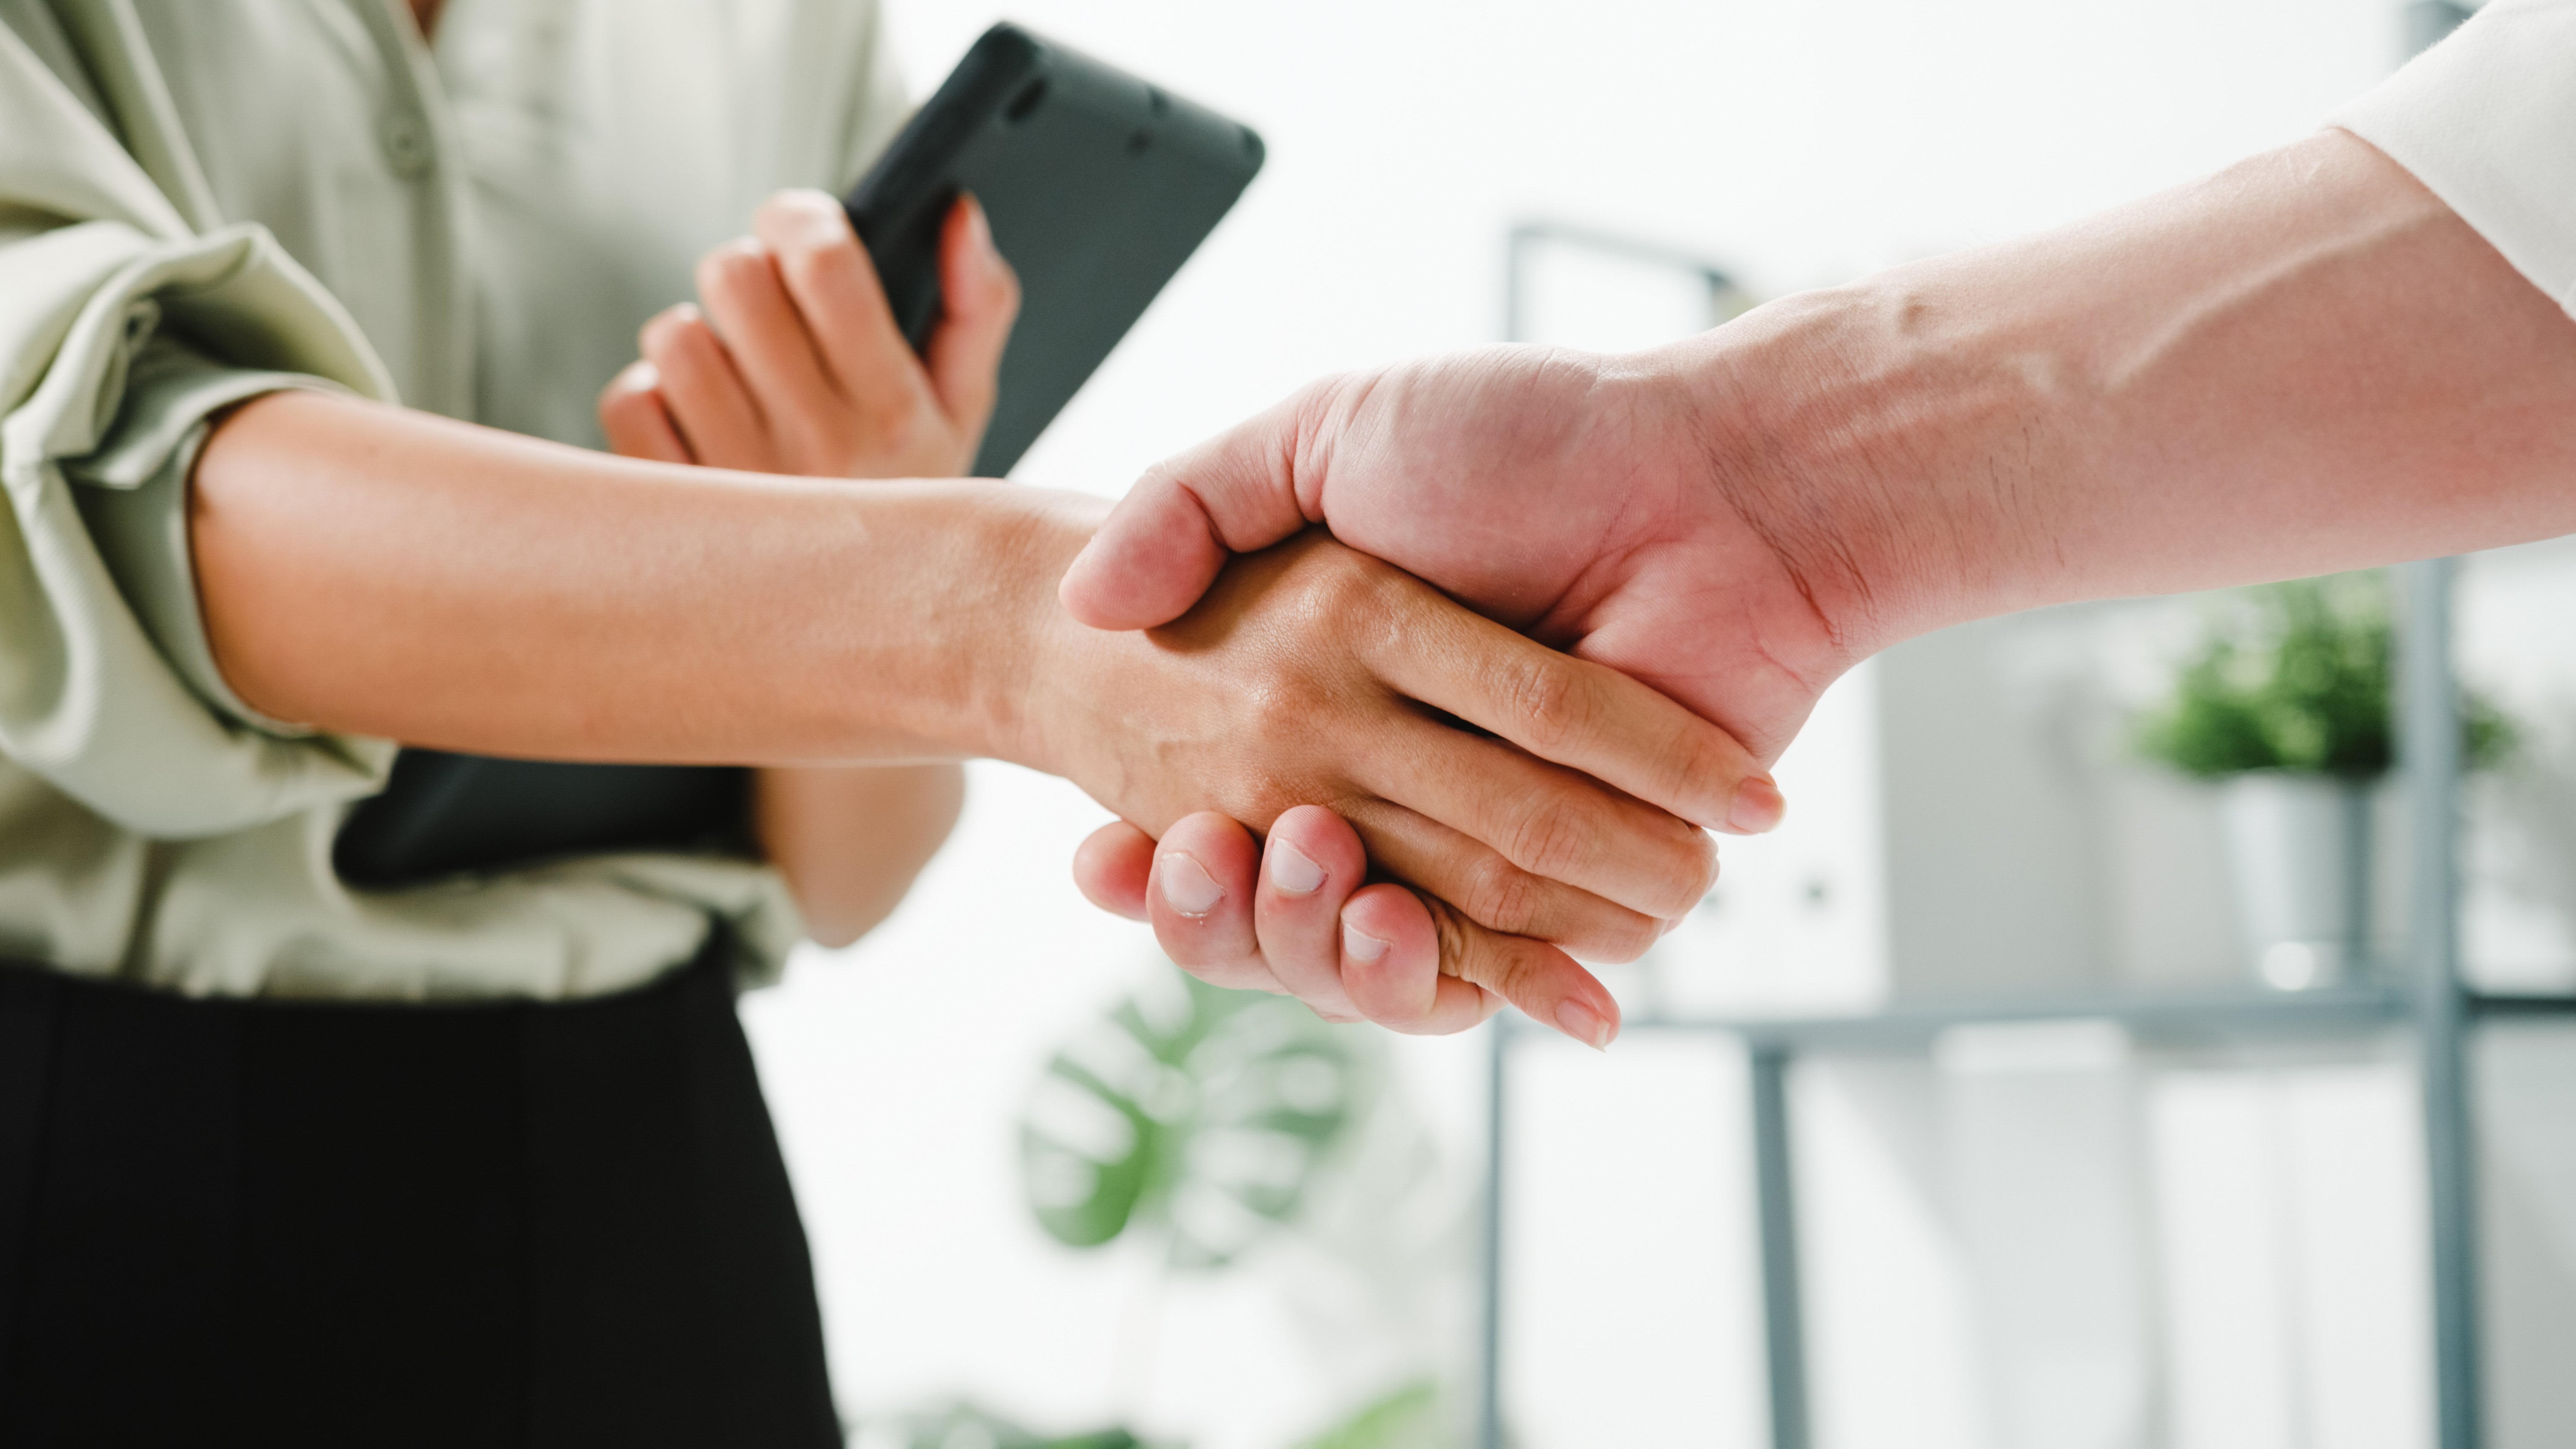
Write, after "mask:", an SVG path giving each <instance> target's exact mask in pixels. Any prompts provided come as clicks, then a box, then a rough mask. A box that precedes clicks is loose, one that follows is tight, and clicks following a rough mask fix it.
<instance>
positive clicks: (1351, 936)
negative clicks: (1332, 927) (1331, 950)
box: [1342, 921, 1395, 961]
mask: <svg viewBox="0 0 2576 1449" xmlns="http://www.w3.org/2000/svg"><path fill="white" fill-rule="evenodd" d="M1393 944H1395V943H1394V942H1392V941H1381V940H1379V939H1378V938H1377V937H1375V936H1372V935H1370V934H1369V933H1368V932H1366V931H1363V930H1361V929H1360V928H1359V927H1357V926H1354V925H1352V924H1351V923H1350V922H1348V921H1344V922H1342V954H1343V955H1345V956H1348V957H1350V958H1351V959H1352V960H1354V961H1382V960H1384V959H1386V948H1387V947H1389V946H1391V945H1393Z"/></svg>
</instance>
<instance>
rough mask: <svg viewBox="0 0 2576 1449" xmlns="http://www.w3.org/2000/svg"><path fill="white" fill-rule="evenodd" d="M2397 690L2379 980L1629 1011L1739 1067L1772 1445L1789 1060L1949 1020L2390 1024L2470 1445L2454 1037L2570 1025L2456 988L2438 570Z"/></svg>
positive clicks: (2449, 1364)
mask: <svg viewBox="0 0 2576 1449" xmlns="http://www.w3.org/2000/svg"><path fill="white" fill-rule="evenodd" d="M2400 572H2401V576H2402V589H2403V597H2404V612H2403V615H2402V617H2401V619H2400V621H2399V631H2398V638H2399V661H2398V675H2399V678H2398V692H2399V701H2398V702H2399V707H2400V719H2401V722H2402V728H2403V733H2402V736H2401V738H2402V739H2403V740H2404V741H2405V742H2406V750H2405V756H2404V759H2403V761H2402V762H2401V767H2400V768H2401V770H2402V773H2403V775H2404V777H2405V789H2406V794H2407V798H2408V801H2409V805H2410V810H2411V813H2412V814H2413V815H2414V816H2415V820H2416V828H2415V829H2414V830H2413V831H2412V832H2411V847H2410V848H2411V859H2410V861H2409V863H2408V865H2409V870H2408V882H2409V885H2408V889H2409V893H2410V895H2411V896H2412V897H2413V906H2414V914H2413V920H2414V932H2413V939H2412V941H2411V942H2410V944H2409V947H2408V950H2407V952H2406V953H2405V956H2404V957H2403V958H2401V960H2402V964H2400V965H2399V967H2398V969H2396V970H2394V971H2391V972H2390V973H2388V976H2387V977H2386V978H2385V979H2383V980H2382V981H2380V982H2377V983H2374V984H2370V985H2364V986H2353V987H2343V988H2336V989H2328V990H2318V991H2306V992H2295V993H2292V992H2267V991H2262V990H2259V989H2257V988H2252V987H2249V988H2247V989H2244V990H2231V991H2219V992H2208V993H2197V994H2183V993H2171V994H2166V993H2156V994H2143V993H2130V994H2122V993H2099V992H2095V993H2065V994H2038V993H2030V994H2014V995H2003V996H1992V997H1980V998H1960V999H1956V1000H1944V1001H1937V1002H1916V1003H1908V1004H1904V1005H1899V1006H1895V1007H1892V1008H1890V1009H1887V1010H1884V1011H1879V1012H1872V1013H1868V1014H1861V1015H1845V1016H1814V1017H1690V1016H1640V1017H1638V1018H1637V1019H1635V1020H1633V1021H1631V1022H1630V1023H1629V1024H1628V1028H1627V1029H1628V1030H1629V1031H1632V1032H1636V1031H1643V1032H1689V1033H1715V1034H1720V1035H1726V1036H1732V1037H1735V1038H1736V1039H1738V1040H1739V1041H1741V1042H1742V1043H1743V1046H1744V1050H1745V1062H1746V1070H1747V1072H1748V1073H1749V1075H1750V1078H1751V1081H1750V1087H1751V1091H1750V1093H1749V1101H1750V1104H1751V1115H1752V1122H1751V1129H1752V1131H1751V1137H1752V1144H1753V1179H1754V1181H1753V1189H1754V1202H1755V1223H1756V1226H1757V1231H1758V1234H1759V1237H1760V1244H1759V1247H1760V1254H1759V1256H1760V1262H1761V1275H1762V1310H1763V1311H1762V1325H1763V1343H1764V1349H1765V1352H1766V1357H1767V1364H1766V1370H1767V1371H1766V1375H1765V1383H1766V1385H1767V1388H1768V1390H1769V1398H1770V1424H1771V1434H1770V1439H1771V1446H1772V1449H1811V1445H1812V1444H1813V1442H1814V1434H1813V1428H1812V1425H1813V1413H1812V1408H1811V1405H1810V1403H1809V1399H1808V1379H1807V1367H1806V1358H1807V1343H1806V1330H1805V1319H1806V1310H1805V1301H1804V1297H1803V1294H1802V1291H1801V1285H1800V1271H1799V1269H1800V1265H1799V1256H1798V1233H1797V1192H1796V1172H1795V1170H1794V1164H1793V1161H1792V1158H1793V1152H1792V1146H1791V1144H1792V1136H1791V1133H1792V1121H1791V1115H1790V1108H1791V1103H1790V1096H1789V1090H1788V1085H1789V1084H1788V1074H1789V1068H1790V1066H1791V1065H1792V1064H1793V1063H1794V1062H1796V1061H1797V1060H1798V1059H1799V1058H1801V1057H1816V1056H1826V1057H1832V1056H1842V1057H1848V1056H1872V1055H1880V1056H1883V1055H1891V1054H1904V1055H1916V1054H1924V1053H1928V1052H1929V1051H1930V1050H1931V1049H1932V1047H1933V1044H1934V1042H1935V1041H1936V1040H1937V1039H1938V1038H1939V1037H1940V1036H1941V1034H1942V1033H1944V1032H1946V1031H1949V1030H1950V1029H1952V1028H1954V1027H1960V1026H1968V1025H1979V1024H1992V1023H2005V1022H2045V1021H2074V1020H2083V1021H2109V1022H2116V1023H2118V1024H2119V1025H2121V1026H2123V1027H2125V1028H2127V1029H2129V1030H2130V1031H2131V1032H2132V1033H2134V1034H2135V1035H2138V1036H2141V1037H2145V1038H2150V1039H2166V1040H2173V1039H2183V1040H2193V1041H2232V1042H2254V1043H2272V1042H2282V1041H2288V1040H2293V1039H2297V1038H2303V1037H2306V1038H2313V1037H2318V1036H2355V1035H2367V1034H2382V1033H2386V1032H2389V1031H2402V1032H2405V1033H2407V1034H2408V1035H2409V1036H2410V1037H2411V1038H2412V1041H2413V1045H2414V1048H2415V1058H2416V1062H2417V1069H2418V1075H2419V1078H2420V1083H2421V1087H2420V1092H2419V1096H2418V1107H2419V1110H2420V1114H2421V1121H2422V1128H2423V1141H2424V1150H2425V1159H2426V1160H2425V1180H2426V1183H2427V1186H2428V1190H2429V1200H2428V1203H2427V1206H2428V1210H2429V1211H2428V1214H2427V1226H2428V1229H2429V1232H2430V1237H2431V1242H2430V1244H2429V1247H2430V1266H2431V1270H2432V1271H2431V1277H2432V1282H2431V1290H2432V1292H2431V1307H2432V1317H2433V1323H2432V1329H2433V1335H2432V1337H2433V1358H2434V1362H2433V1393H2434V1411H2435V1437H2434V1443H2435V1444H2436V1445H2437V1446H2438V1449H2478V1446H2479V1445H2480V1444H2481V1443H2482V1442H2483V1440H2482V1430H2481V1423H2480V1417H2481V1416H2480V1412H2479V1397H2478V1395H2479V1367H2478V1364H2479V1360H2478V1341H2477V1338H2478V1315H2477V1306H2478V1304H2477V1298H2478V1290H2477V1273H2478V1243H2477V1224H2476V1202H2475V1192H2474V1188H2475V1181H2476V1177H2475V1174H2476V1158H2475V1151H2474V1138H2473V1132H2472V1127H2471V1122H2472V1117H2471V1111H2472V1103H2471V1101H2470V1094H2469V1080H2468V1063H2467V1050H2468V1044H2469V1034H2470V1031H2471V1029H2472V1028H2473V1027H2474V1025H2475V1024H2476V1023H2477V1022H2478V1021H2479V1020H2481V1019H2483V1018H2487V1017H2493V1016H2515V1017H2521V1016H2532V1015H2561V1016H2576V996H2487V995H2479V994H2476V993H2473V992H2470V991H2469V990H2467V989H2466V988H2465V987H2464V986H2463V984H2462V983H2461V980H2460V976H2459V962H2458V945H2457V942H2458V892H2459V886H2458V869H2457V865H2456V861H2457V851H2458V836H2459V827H2458V818H2459V808H2460V764H2461V762H2460V751H2459V735H2460V731H2459V724H2458V721H2459V718H2460V714H2459V701H2458V691H2457V688H2456V686H2455V684H2454V683H2453V676H2452V671H2451V662H2450V644H2451V637H2450V636H2451V587H2452V581H2453V578H2454V575H2455V572H2456V566H2455V561H2453V560H2449V559H2436V560H2432V561H2429V562H2425V563H2417V564H2409V565H2405V566H2404V567H2403V569H2402V570H2401V571H2400ZM1532 1034H1543V1033H1537V1032H1536V1029H1535V1028H1532V1027H1530V1026H1528V1025H1526V1024H1523V1023H1521V1022H1519V1020H1518V1019H1517V1018H1515V1017H1513V1016H1512V1015H1511V1014H1510V1013H1505V1014H1504V1015H1503V1016H1500V1017H1497V1018H1496V1019H1495V1021H1494V1023H1493V1026H1492V1029H1491V1031H1490V1033H1489V1036H1488V1052H1489V1064H1488V1072H1489V1082H1488V1086H1489V1091H1490V1093H1491V1095H1490V1098H1489V1102H1488V1113H1487V1120H1486V1152H1487V1171H1488V1173H1489V1177H1488V1180H1487V1191H1486V1196H1485V1219H1484V1240H1483V1247H1484V1255H1483V1289H1484V1298H1483V1322H1482V1325H1481V1326H1482V1334H1483V1336H1482V1345H1481V1347H1482V1350H1483V1365H1482V1366H1483V1378H1482V1397H1481V1400H1480V1404H1479V1415H1478V1421H1477V1424H1478V1439H1477V1442H1478V1444H1479V1445H1480V1446H1481V1449H1503V1446H1504V1444H1505V1435H1504V1431H1503V1406H1502V1393H1501V1387H1502V1379H1501V1368H1502V1317H1503V1314H1502V1309H1503V1301H1504V1300H1503V1295H1504V1291H1505V1288H1506V1284H1505V1281H1504V1276H1503V1271H1502V1245H1503V1229H1504V1210H1505V1204H1504V1201H1503V1194H1502V1191H1501V1184H1502V1183H1503V1182H1504V1180H1505V1179H1504V1172H1505V1169H1506V1166H1507V1162H1506V1157H1505V1152H1506V1146H1507V1137H1508V1131H1507V1129H1508V1124H1509V1109H1510V1102H1511V1098H1510V1064H1511V1056H1512V1049H1513V1045H1514V1043H1515V1042H1516V1041H1517V1040H1518V1039H1519V1038H1521V1037H1523V1036H1526V1035H1532Z"/></svg>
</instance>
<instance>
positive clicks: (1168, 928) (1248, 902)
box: [1145, 810, 1285, 991]
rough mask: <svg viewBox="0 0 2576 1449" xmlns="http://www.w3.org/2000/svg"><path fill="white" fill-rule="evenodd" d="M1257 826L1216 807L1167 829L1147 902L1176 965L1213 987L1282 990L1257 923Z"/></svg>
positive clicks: (1156, 931)
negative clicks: (1256, 931)
mask: <svg viewBox="0 0 2576 1449" xmlns="http://www.w3.org/2000/svg"><path fill="white" fill-rule="evenodd" d="M1260 855H1261V851H1260V847H1259V846H1257V845H1255V844H1254V843H1253V839H1252V833H1251V832H1250V831H1248V830H1245V829H1244V828H1243V827H1242V826H1240V825H1237V824H1236V823H1235V822H1234V821H1232V820H1230V819H1228V818H1227V817H1225V816H1223V815H1219V814H1217V813H1216V812H1214V811H1212V810H1203V811H1201V812H1199V813H1198V814H1196V815H1185V816H1183V817H1181V819H1180V820H1178V821H1177V822H1175V823H1174V824H1173V826H1172V828H1171V829H1169V830H1166V831H1164V832H1163V838H1162V841H1161V842H1160V843H1159V844H1158V845H1157V846H1156V848H1155V851H1154V874H1153V879H1152V882H1151V883H1150V885H1149V887H1148V889H1147V890H1146V892H1145V909H1146V913H1147V916H1148V918H1149V919H1151V920H1152V921H1153V923H1154V939H1155V941H1157V942H1158V943H1160V944H1161V946H1162V948H1163V954H1164V955H1167V956H1169V957H1171V958H1172V961H1173V964H1175V965H1177V966H1179V967H1180V968H1181V969H1182V970H1184V971H1187V972H1189V973H1190V974H1191V975H1193V976H1196V977H1198V978H1199V979H1200V980H1202V981H1205V982H1207V983H1208V984H1209V985H1211V986H1228V987H1236V988H1247V989H1252V990H1259V991H1281V990H1284V989H1285V988H1284V987H1282V986H1281V985H1280V984H1279V982H1278V979H1277V978H1276V977H1274V976H1272V975H1271V974H1270V968H1269V967H1267V966H1265V965H1263V964H1262V961H1261V946H1260V943H1259V941H1258V940H1256V939H1255V937H1254V935H1253V929H1252V881H1253V872H1254V871H1255V870H1256V869H1257V868H1258V867H1259V865H1260Z"/></svg>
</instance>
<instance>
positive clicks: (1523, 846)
mask: <svg viewBox="0 0 2576 1449" xmlns="http://www.w3.org/2000/svg"><path fill="white" fill-rule="evenodd" d="M1408 728H1409V731H1410V733H1411V736H1412V738H1410V739H1407V740H1405V741H1404V743H1405V744H1406V745H1408V746H1410V748H1398V749H1393V750H1385V751H1380V752H1376V753H1374V754H1372V755H1371V756H1370V757H1368V758H1367V759H1366V760H1365V761H1363V762H1362V763H1361V766H1360V768H1359V770H1358V772H1357V773H1356V775H1355V779H1356V780H1357V782H1358V783H1359V784H1361V785H1363V786H1365V787H1367V788H1369V789H1370V790H1373V791H1375V792H1376V793H1377V794H1379V795H1381V796H1384V797H1385V798H1386V799H1388V800H1391V801H1394V802H1395V803H1397V804H1400V805H1403V806H1405V807H1407V808H1409V809H1411V810H1413V811H1415V812H1417V813H1419V814H1422V815H1426V816H1429V817H1430V818H1432V819H1434V820H1437V821H1440V822H1441V823H1443V824H1445V825H1448V826H1451V827H1453V828H1455V829H1457V830H1459V831H1462V832H1464V833H1465V834H1467V835H1469V836H1471V837H1473V838H1475V839H1477V840H1480V841H1483V842H1484V843H1485V844H1487V845H1489V846H1492V847H1493V848H1494V849H1495V850H1496V851H1497V852H1499V853H1500V854H1501V855H1502V857H1503V859H1505V860H1507V861H1510V862H1511V863H1512V864H1513V865H1516V866H1518V867H1520V868H1521V869H1522V870H1525V871H1527V872H1529V873H1530V874H1531V875H1534V876H1540V877H1544V878H1546V879H1548V880H1556V881H1563V882H1564V883H1566V884H1567V885H1570V886H1575V887H1578V888H1580V889H1582V890H1586V891H1589V892H1591V893H1592V894H1594V895H1596V896H1599V897H1601V898H1602V899H1604V900H1607V901H1610V902H1613V903H1615V904H1617V905H1622V906H1626V907H1627V908H1628V909H1630V910H1632V911H1635V912H1637V913H1638V914H1640V915H1644V916H1652V917H1655V918H1657V919H1659V920H1669V919H1671V918H1673V917H1675V916H1680V915H1684V914H1686V913H1688V912H1689V910H1690V909H1691V907H1693V906H1696V905H1698V904H1699V902H1700V898H1701V897H1702V896H1705V895H1707V894H1708V890H1709V887H1710V886H1712V885H1715V884H1716V883H1717V843H1716V842H1715V841H1712V840H1710V839H1709V838H1708V835H1707V833H1706V832H1704V831H1702V830H1700V829H1698V828H1697V827H1695V826H1693V825H1691V824H1690V823H1689V822H1688V821H1684V820H1680V819H1676V818H1675V817H1673V816H1672V815H1669V814H1666V813H1665V812H1664V811H1662V810H1658V809H1656V808H1655V807H1654V806H1652V805H1648V804H1646V803H1644V802H1643V801H1640V800H1637V799H1635V798H1633V797H1631V796H1627V795H1623V794H1620V793H1619V792H1618V791H1616V790H1611V789H1608V788H1605V787H1604V786H1603V785H1602V784H1601V783H1600V782H1599V781H1597V780H1594V779H1593V778H1592V777H1590V776H1588V775H1585V774H1582V773H1580V772H1578V771H1574V770H1569V769H1567V768H1565V767H1564V766H1562V765H1551V764H1549V763H1548V762H1546V761H1545V760H1537V759H1532V758H1531V757H1529V756H1528V755H1525V754H1523V753H1521V752H1520V751H1519V750H1516V749H1514V748H1512V747H1511V746H1509V745H1504V744H1497V743H1495V742H1494V741H1492V740H1487V739H1481V738H1479V737H1477V736H1475V735H1472V734H1469V733H1467V732H1466V731H1465V730H1461V729H1456V728H1453V727H1451V726H1448V725H1445V724H1439V723H1435V722H1434V721H1432V720H1429V719H1420V720H1416V721H1413V722H1411V723H1410V725H1409V726H1408Z"/></svg>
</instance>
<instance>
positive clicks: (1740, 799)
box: [1726, 775, 1789, 835]
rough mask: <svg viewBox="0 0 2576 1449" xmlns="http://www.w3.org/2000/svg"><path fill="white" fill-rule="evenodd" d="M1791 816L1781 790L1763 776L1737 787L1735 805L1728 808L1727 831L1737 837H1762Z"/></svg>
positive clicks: (1755, 777) (1757, 776)
mask: <svg viewBox="0 0 2576 1449" xmlns="http://www.w3.org/2000/svg"><path fill="white" fill-rule="evenodd" d="M1788 813H1789V802H1788V801H1786V800H1783V799H1781V798H1780V787H1779V786H1777V785H1774V784H1772V783H1771V782H1770V781H1769V780H1767V779H1765V778H1763V777H1762V776H1760V775H1756V776H1754V777H1753V778H1752V779H1750V780H1747V781H1745V782H1744V783H1743V784H1741V785H1738V786H1736V787H1735V803H1734V804H1732V805H1729V806H1728V807H1726V828H1727V829H1729V830H1732V831H1734V832H1735V833H1736V834H1738V835H1760V834H1761V833H1762V832H1763V831H1766V830H1769V829H1771V828H1772V827H1773V826H1776V825H1778V824H1779V823H1780V817H1782V816H1784V815H1786V814H1788Z"/></svg>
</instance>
